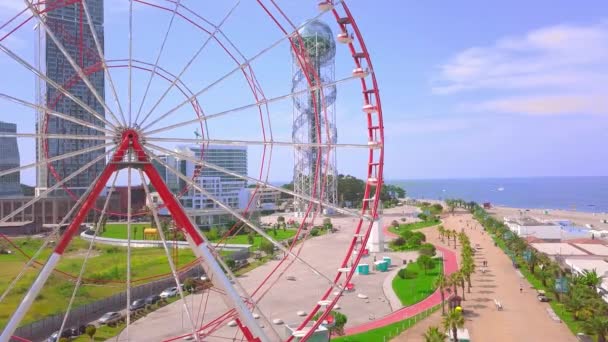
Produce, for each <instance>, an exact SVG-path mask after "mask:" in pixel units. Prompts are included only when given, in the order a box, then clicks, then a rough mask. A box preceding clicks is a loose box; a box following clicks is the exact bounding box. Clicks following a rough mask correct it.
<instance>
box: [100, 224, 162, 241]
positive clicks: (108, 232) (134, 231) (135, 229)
mask: <svg viewBox="0 0 608 342" xmlns="http://www.w3.org/2000/svg"><path fill="white" fill-rule="evenodd" d="M148 227H150V223H131V239H133V240H144V228H148ZM101 236H103V237H107V238H113V239H126V238H127V224H126V223H107V224H106V227H105V229H104V231H103V233H101Z"/></svg>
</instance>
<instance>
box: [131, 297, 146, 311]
mask: <svg viewBox="0 0 608 342" xmlns="http://www.w3.org/2000/svg"><path fill="white" fill-rule="evenodd" d="M145 307H146V300H145V299H137V300H134V301H133V303H131V305H129V311H137V310H139V309H143V308H145Z"/></svg>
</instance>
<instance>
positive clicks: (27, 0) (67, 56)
mask: <svg viewBox="0 0 608 342" xmlns="http://www.w3.org/2000/svg"><path fill="white" fill-rule="evenodd" d="M23 2H24V3H25V4H26V6H27V7H28V8H29V10H30V12H32V15H33V16H34V17H36V19H38V23H39V25H40V27H42V28H43V29H44V31H45V32H46V34H47V36H48V37H49V38H51V40H52V41H53V43H55V46H56V47H57V48H58V49H59V51H61V53H62V54H63V56H64V57H65V59H66V60H67V61H68V63H69V64H70V65H71V66H72V68H73V69H74V71H76V73H77V74H78V76H79V77H80V79H81V80H82V82H84V84H85V85H86V86H87V88H89V91H91V94H92V95H93V96H94V97H95V99H96V100H97V102H99V104H100V105H101V106H102V107H103V108H104V110H105V111H106V112H107V113H109V114H110V116H112V118H113V119H114V120H115V123H116V124H118V125H120V121H119V120H118V118H117V117H116V115H114V113H113V112H112V110H111V109H110V108H109V107H108V105H107V104H106V102H105V100H104V99H103V98H102V97H101V95H99V91H97V89H95V87H94V86H93V84H92V83H91V81H90V80H89V77H88V76H87V75H85V73H84V71H83V70H82V68H81V67H80V66H79V65H78V63H76V61H74V58H72V56H70V54H69V53H68V51H67V50H66V48H65V46H64V45H63V44H62V43H61V41H60V40H59V39H58V38H57V36H55V33H54V32H53V31H52V30H51V29H50V28H49V27H48V25H47V24H46V22H45V20H43V19H42V17H41V16H40V14H39V13H38V11H37V10H36V9H35V8H34V5H33V1H32V2H30V0H23Z"/></svg>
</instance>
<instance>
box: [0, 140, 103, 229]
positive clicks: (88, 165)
mask: <svg viewBox="0 0 608 342" xmlns="http://www.w3.org/2000/svg"><path fill="white" fill-rule="evenodd" d="M112 151H114V149H111V150H108V151H106V152H105V153H104V154H102V155H100V156H99V157H97V158H95V159H93V160H91V161H90V162H88V163H86V164H85V165H84V166H82V167H81V168H79V169H78V170H76V171H75V172H74V173H72V174H70V175H69V176H67V177H65V178H63V179H62V180H60V181H58V182H57V183H55V184H54V185H53V186H51V187H50V188H48V189H46V190H45V191H43V192H41V193H40V194H39V195H38V196H36V197H34V198H33V199H31V200H30V201H28V202H27V203H25V204H24V205H22V206H20V207H19V208H17V209H15V210H14V211H13V212H12V213H10V214H8V215H7V216H5V217H4V218H2V219H1V220H0V223H4V222H7V221H8V220H10V219H12V218H13V217H15V216H16V215H17V214H19V213H21V212H22V211H23V210H25V209H27V208H29V207H30V206H31V205H33V204H35V203H36V202H38V201H40V200H41V199H42V198H46V197H47V195H48V194H49V193H51V192H52V191H55V190H57V189H58V188H59V187H61V186H63V185H64V184H65V183H67V182H69V181H70V180H71V179H72V178H74V177H76V176H78V175H79V174H81V173H83V172H84V171H86V170H87V169H88V168H90V167H91V166H93V165H95V163H97V162H100V161H101V160H103V159H104V158H105V157H106V156H107V155H108V154H109V153H110V152H112Z"/></svg>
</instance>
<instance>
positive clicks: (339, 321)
mask: <svg viewBox="0 0 608 342" xmlns="http://www.w3.org/2000/svg"><path fill="white" fill-rule="evenodd" d="M321 314H323V313H322V312H320V311H319V312H317V314H316V315H314V316H313V319H314V320H318V319H319V317H321ZM329 314H330V315H331V316H332V317H333V318H334V325H333V326H332V327H331V328H329V332H330V333H336V334H337V335H344V325H346V322H347V321H348V317H346V315H345V314H343V313H341V312H337V311H331V312H330V313H329Z"/></svg>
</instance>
